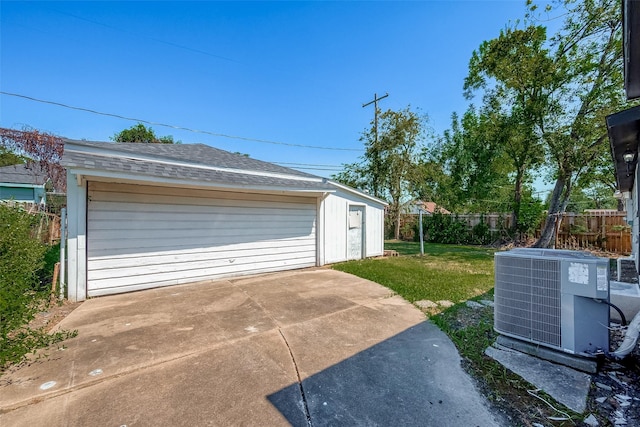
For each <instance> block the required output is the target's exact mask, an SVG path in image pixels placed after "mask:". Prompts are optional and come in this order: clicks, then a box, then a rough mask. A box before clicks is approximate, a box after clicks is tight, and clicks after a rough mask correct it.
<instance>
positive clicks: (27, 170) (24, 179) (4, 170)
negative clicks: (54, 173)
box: [0, 164, 47, 185]
mask: <svg viewBox="0 0 640 427" xmlns="http://www.w3.org/2000/svg"><path fill="white" fill-rule="evenodd" d="M0 182H4V183H8V184H30V185H43V184H44V183H45V182H47V175H46V174H45V173H44V172H42V170H41V169H40V167H39V166H38V165H37V164H33V165H31V166H29V167H28V166H27V165H24V164H21V165H12V166H3V167H0Z"/></svg>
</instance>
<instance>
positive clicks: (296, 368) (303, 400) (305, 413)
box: [278, 328, 313, 427]
mask: <svg viewBox="0 0 640 427" xmlns="http://www.w3.org/2000/svg"><path fill="white" fill-rule="evenodd" d="M278 332H279V333H280V336H281V337H282V340H283V341H284V344H285V345H286V346H287V349H288V350H289V355H290V356H291V362H293V368H294V369H295V371H296V378H297V379H298V388H299V390H300V395H301V396H302V405H303V406H304V416H305V417H307V425H308V426H309V427H312V426H313V423H312V422H311V413H310V412H309V405H308V404H307V397H306V396H305V394H304V387H303V386H302V378H301V377H300V371H299V370H298V364H297V363H296V358H295V357H294V356H293V351H292V350H291V346H289V342H288V341H287V338H286V337H285V336H284V334H283V333H282V330H281V329H280V328H278Z"/></svg>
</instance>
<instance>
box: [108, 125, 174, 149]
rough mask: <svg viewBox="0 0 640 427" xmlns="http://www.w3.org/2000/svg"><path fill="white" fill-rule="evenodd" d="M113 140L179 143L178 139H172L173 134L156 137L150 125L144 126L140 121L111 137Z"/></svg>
mask: <svg viewBox="0 0 640 427" xmlns="http://www.w3.org/2000/svg"><path fill="white" fill-rule="evenodd" d="M111 140H112V141H115V142H143V143H149V144H157V143H160V144H179V143H180V141H174V140H173V136H171V135H168V136H161V137H158V136H157V135H156V133H155V132H154V130H153V129H152V128H151V126H149V127H146V126H145V125H143V124H142V123H138V124H137V125H135V126H131V127H130V128H128V129H124V130H122V131H120V132H118V133H116V134H115V135H113V136H112V137H111Z"/></svg>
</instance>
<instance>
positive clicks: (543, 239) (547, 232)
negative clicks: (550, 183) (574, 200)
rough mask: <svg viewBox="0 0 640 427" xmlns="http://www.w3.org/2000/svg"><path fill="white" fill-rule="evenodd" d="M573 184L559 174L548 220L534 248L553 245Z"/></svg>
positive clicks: (552, 195)
mask: <svg viewBox="0 0 640 427" xmlns="http://www.w3.org/2000/svg"><path fill="white" fill-rule="evenodd" d="M570 190H571V186H570V181H569V179H567V178H566V177H564V176H559V177H558V179H556V184H555V186H554V187H553V193H552V194H551V202H550V203H549V211H548V212H547V221H546V223H545V225H544V228H543V229H542V233H541V234H540V238H539V239H538V241H537V242H536V243H535V244H534V245H533V247H534V248H548V247H549V246H550V245H551V242H552V241H553V239H554V237H555V235H556V229H557V228H559V226H560V221H561V220H562V217H561V214H562V213H563V212H564V210H565V209H566V207H567V203H568V202H569V194H570Z"/></svg>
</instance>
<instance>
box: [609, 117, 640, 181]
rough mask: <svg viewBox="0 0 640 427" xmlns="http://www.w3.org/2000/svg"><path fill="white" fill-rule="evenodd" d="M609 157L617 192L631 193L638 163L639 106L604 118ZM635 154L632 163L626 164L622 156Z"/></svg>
mask: <svg viewBox="0 0 640 427" xmlns="http://www.w3.org/2000/svg"><path fill="white" fill-rule="evenodd" d="M606 122H607V132H608V135H609V142H610V146H611V156H612V158H613V164H614V167H615V171H616V181H617V186H618V190H619V191H623V192H624V191H631V189H632V188H633V185H634V179H635V173H634V172H635V168H636V164H637V163H638V136H639V134H640V106H637V107H633V108H629V109H627V110H623V111H620V112H618V113H615V114H611V115H609V116H607V117H606ZM627 151H630V152H632V153H634V154H635V159H634V161H633V162H631V163H629V164H627V163H626V162H625V161H624V158H623V155H624V153H625V152H627Z"/></svg>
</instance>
